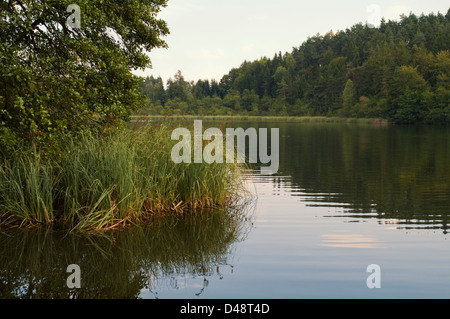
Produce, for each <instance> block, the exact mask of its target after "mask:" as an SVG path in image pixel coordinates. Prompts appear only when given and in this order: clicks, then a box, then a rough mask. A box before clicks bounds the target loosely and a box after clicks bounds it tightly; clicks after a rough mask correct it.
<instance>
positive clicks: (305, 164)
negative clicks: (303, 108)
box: [274, 123, 450, 233]
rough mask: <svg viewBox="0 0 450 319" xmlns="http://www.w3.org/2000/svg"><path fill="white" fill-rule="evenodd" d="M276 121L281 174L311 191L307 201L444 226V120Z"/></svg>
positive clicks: (448, 187)
mask: <svg viewBox="0 0 450 319" xmlns="http://www.w3.org/2000/svg"><path fill="white" fill-rule="evenodd" d="M278 124H279V125H278V127H280V135H281V136H282V138H281V141H280V175H284V176H286V175H288V176H291V179H290V182H291V183H292V185H293V187H294V188H298V189H299V190H301V193H300V192H299V194H298V195H300V196H304V194H305V193H307V194H309V195H310V196H308V199H307V200H308V202H311V205H318V206H333V205H336V206H340V207H341V208H344V211H345V213H344V215H345V216H347V217H348V216H353V217H355V218H359V219H360V218H379V219H380V221H381V220H386V219H390V220H397V221H394V222H396V223H399V224H401V225H400V226H399V227H406V228H436V229H443V230H444V233H446V232H447V229H448V222H449V216H450V165H449V163H448V162H449V159H450V130H449V129H448V128H441V127H373V126H371V125H365V126H361V125H356V124H349V125H344V124H320V123H319V124H317V123H316V124H304V123H287V124H286V123H278ZM280 182H281V183H283V181H282V180H280V179H279V178H278V179H276V178H274V183H280ZM294 193H295V192H294ZM294 193H293V195H295V194H294ZM314 194H317V195H316V196H314ZM341 216H342V215H341Z"/></svg>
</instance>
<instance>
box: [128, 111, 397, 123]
mask: <svg viewBox="0 0 450 319" xmlns="http://www.w3.org/2000/svg"><path fill="white" fill-rule="evenodd" d="M152 119H155V120H161V119H170V120H192V119H203V120H239V121H261V122H297V123H355V124H374V125H392V124H393V123H392V122H390V121H388V120H386V119H381V118H346V117H326V116H269V115H268V116H264V115H261V116H259V115H136V114H135V115H131V117H130V122H137V121H139V120H142V121H144V120H152Z"/></svg>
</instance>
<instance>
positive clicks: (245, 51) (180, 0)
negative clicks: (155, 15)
mask: <svg viewBox="0 0 450 319" xmlns="http://www.w3.org/2000/svg"><path fill="white" fill-rule="evenodd" d="M448 8H449V2H448V0H427V1H424V0H394V1H387V0H378V1H377V0H368V1H367V0H347V1H335V0H333V1H331V0H326V1H324V0H317V1H314V0H309V1H299V0H278V1H274V0H270V1H269V0H169V2H168V6H167V7H166V8H163V9H162V12H161V13H160V15H159V17H160V18H162V19H163V20H165V21H166V22H167V24H168V27H169V30H170V35H169V36H167V37H164V40H165V41H166V42H167V44H168V46H169V48H168V49H155V50H153V51H152V52H150V53H149V56H150V58H151V60H152V69H148V70H145V71H136V72H135V74H138V75H141V76H147V75H148V76H150V75H153V76H155V77H158V76H161V78H162V79H163V81H164V83H166V82H167V80H168V79H169V78H173V76H174V74H175V73H176V72H177V70H181V72H182V73H183V75H184V77H185V79H186V80H188V81H191V80H193V81H197V80H198V79H209V80H211V79H216V80H217V81H220V79H221V78H222V76H223V75H225V74H227V73H228V72H229V71H230V70H231V69H232V68H234V67H239V66H240V65H241V63H242V62H244V61H245V60H247V61H253V60H256V59H259V58H261V57H264V56H266V57H270V58H272V57H273V56H274V54H275V53H278V52H279V51H281V52H282V53H285V52H291V51H292V48H293V47H299V46H300V45H301V44H302V43H303V42H304V41H305V40H307V38H308V37H310V36H314V35H316V34H317V33H319V34H321V35H323V34H325V33H327V32H329V31H330V30H332V31H334V32H335V31H338V30H345V29H346V28H349V27H351V26H352V25H354V24H356V23H359V22H363V23H365V22H369V23H372V24H377V22H379V19H380V17H384V18H385V19H386V20H398V19H399V17H400V14H402V13H405V14H406V15H408V14H409V12H413V13H415V14H416V15H420V14H422V13H424V14H429V13H431V12H433V13H437V12H440V13H442V14H444V15H445V14H446V12H447V10H448Z"/></svg>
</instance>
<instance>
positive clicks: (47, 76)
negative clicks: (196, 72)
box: [0, 0, 168, 151]
mask: <svg viewBox="0 0 450 319" xmlns="http://www.w3.org/2000/svg"><path fill="white" fill-rule="evenodd" d="M166 2H167V0H145V1H141V0H139V1H137V0H131V1H126V2H124V3H122V2H120V3H119V2H117V1H111V0H106V1H105V0H93V1H92V0H89V1H87V0H81V1H78V2H77V4H78V5H79V7H80V10H81V12H80V18H81V21H80V22H81V28H77V27H72V26H70V25H69V24H67V23H66V22H67V20H68V18H69V16H70V13H68V12H67V8H68V6H69V4H71V3H72V2H71V1H68V0H52V1H31V0H20V1H19V0H15V1H2V2H1V3H0V29H1V30H2V31H1V32H0V108H1V109H0V134H1V137H0V142H1V146H2V151H4V150H5V149H11V150H13V149H15V148H17V147H18V146H19V145H22V144H24V143H25V144H28V143H36V144H38V145H40V146H41V147H46V148H48V149H57V148H58V146H59V141H60V140H61V137H62V136H65V135H76V134H78V133H79V132H81V131H83V130H85V129H93V128H95V129H102V128H104V127H106V126H110V125H117V124H118V123H119V122H120V121H122V120H126V119H128V117H129V115H130V114H131V111H132V110H134V109H136V108H139V107H142V106H143V105H145V104H144V103H145V100H144V99H143V98H142V94H140V91H139V84H140V82H141V81H142V80H141V79H140V78H138V77H136V76H134V75H133V74H132V73H131V70H132V69H136V68H145V67H148V66H150V60H149V58H148V57H147V56H146V55H145V53H144V50H147V51H150V50H151V49H153V48H155V47H164V46H165V42H164V41H163V40H161V39H160V37H161V36H163V35H166V34H167V33H168V29H167V26H166V23H165V22H164V21H162V20H159V19H157V17H156V15H157V14H158V13H159V11H160V10H161V8H162V7H164V6H165V5H166Z"/></svg>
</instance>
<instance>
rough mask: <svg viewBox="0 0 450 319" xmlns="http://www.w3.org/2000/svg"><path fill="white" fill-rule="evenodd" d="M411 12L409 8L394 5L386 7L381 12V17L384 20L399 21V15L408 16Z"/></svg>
mask: <svg viewBox="0 0 450 319" xmlns="http://www.w3.org/2000/svg"><path fill="white" fill-rule="evenodd" d="M411 11H413V10H412V9H411V8H410V7H408V6H405V5H395V6H390V7H387V8H386V9H385V10H383V17H384V18H385V19H386V20H396V21H397V20H399V19H400V15H402V14H405V15H409V13H410V12H411Z"/></svg>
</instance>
